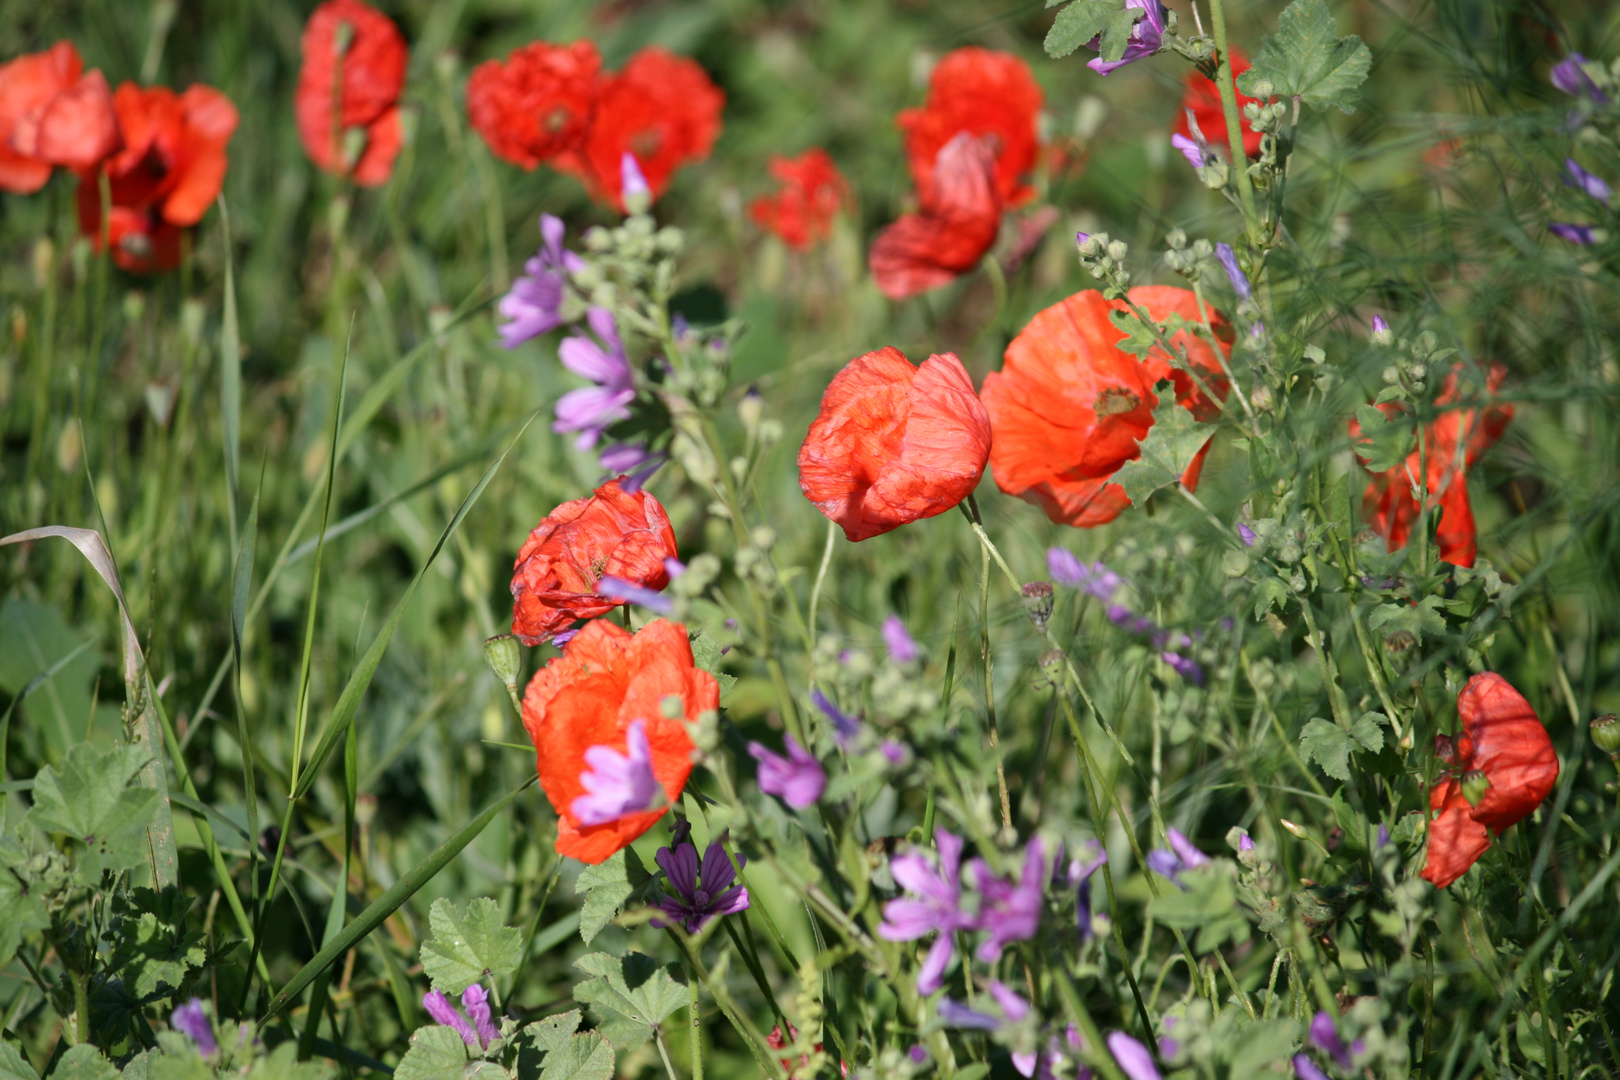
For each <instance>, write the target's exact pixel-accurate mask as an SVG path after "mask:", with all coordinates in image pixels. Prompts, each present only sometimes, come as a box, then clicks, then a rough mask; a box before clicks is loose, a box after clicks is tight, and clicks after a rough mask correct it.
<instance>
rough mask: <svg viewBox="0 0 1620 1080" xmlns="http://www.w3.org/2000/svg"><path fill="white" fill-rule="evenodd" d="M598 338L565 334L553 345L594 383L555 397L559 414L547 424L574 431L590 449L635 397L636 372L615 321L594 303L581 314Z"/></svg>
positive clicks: (625, 414) (571, 367)
mask: <svg viewBox="0 0 1620 1080" xmlns="http://www.w3.org/2000/svg"><path fill="white" fill-rule="evenodd" d="M585 318H586V321H587V322H589V323H590V325H591V330H592V331H594V332H595V334H596V337H597V339H598V340H594V341H593V340H592V339H591V338H590V337H588V336H586V335H583V334H581V335H579V336H578V337H571V338H564V339H563V342H562V344H561V345H559V346H557V358H558V359H559V360H561V361H562V365H563V367H565V368H567V369H568V370H569V371H572V372H573V373H574V374H575V375H580V376H583V377H584V378H587V379H589V380H591V382H592V383H594V384H595V385H594V386H586V387H581V388H580V389H578V390H570V391H568V393H566V394H564V395H563V396H562V397H560V398H558V399H557V410H556V411H557V419H556V420H555V421H554V422H553V423H552V425H551V430H553V431H556V432H566V431H577V432H579V435H578V436H577V437H576V438H575V439H574V445H575V446H576V447H578V448H579V449H581V450H589V449H591V448H592V447H593V446H595V445H596V443H597V440H599V439H600V438H601V437H602V432H604V431H606V430H607V429H608V428H609V427H611V426H612V425H614V424H616V423H618V422H619V421H620V420H623V419H625V418H627V417H628V416H629V415H630V410H629V409H628V408H627V406H628V405H629V404H630V402H632V401H634V400H635V397H636V386H635V376H634V374H633V373H632V372H631V370H630V361H629V360H628V359H626V357H625V353H624V342H622V341H621V340H619V327H618V324H617V323H616V322H615V321H614V319H613V313H612V312H611V311H609V310H608V309H607V308H600V307H593V308H591V309H590V310H589V311H588V312H586V314H585Z"/></svg>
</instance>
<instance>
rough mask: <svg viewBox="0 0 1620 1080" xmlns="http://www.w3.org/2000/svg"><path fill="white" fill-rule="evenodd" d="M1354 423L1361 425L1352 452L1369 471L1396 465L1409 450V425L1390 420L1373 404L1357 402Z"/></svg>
mask: <svg viewBox="0 0 1620 1080" xmlns="http://www.w3.org/2000/svg"><path fill="white" fill-rule="evenodd" d="M1356 423H1357V424H1359V425H1360V426H1361V439H1359V440H1358V441H1357V442H1356V453H1357V454H1358V455H1359V456H1360V457H1361V459H1362V460H1363V461H1365V462H1366V463H1367V468H1368V469H1370V470H1371V471H1373V472H1375V473H1381V472H1385V471H1386V470H1389V469H1394V468H1397V467H1398V466H1400V464H1401V463H1402V462H1404V461H1405V460H1406V456H1407V455H1408V454H1410V453H1411V452H1412V428H1411V426H1410V425H1408V424H1403V423H1398V422H1396V421H1394V420H1391V419H1390V418H1389V417H1387V416H1385V415H1384V413H1383V411H1382V410H1381V409H1379V408H1377V407H1376V406H1373V405H1360V406H1357V408H1356Z"/></svg>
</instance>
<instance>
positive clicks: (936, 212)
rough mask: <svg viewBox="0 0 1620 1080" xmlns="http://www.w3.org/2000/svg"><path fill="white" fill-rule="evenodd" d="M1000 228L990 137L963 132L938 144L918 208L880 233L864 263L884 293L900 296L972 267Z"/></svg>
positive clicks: (947, 280) (933, 286)
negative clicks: (931, 178) (931, 173)
mask: <svg viewBox="0 0 1620 1080" xmlns="http://www.w3.org/2000/svg"><path fill="white" fill-rule="evenodd" d="M1000 231H1001V201H1000V199H999V198H998V197H997V195H996V188H995V158H994V155H993V153H992V152H991V150H990V146H989V140H988V139H984V138H980V137H978V136H975V135H969V134H968V133H966V132H963V133H962V134H960V135H957V136H956V137H955V138H953V139H952V140H951V141H950V142H948V143H946V144H945V146H944V148H942V149H941V150H940V152H939V160H938V161H937V162H936V164H935V168H934V183H933V184H932V185H931V186H930V187H929V189H928V195H927V196H926V197H925V198H924V200H923V205H922V212H921V213H917V214H905V215H902V216H901V218H900V220H899V221H896V222H895V223H894V224H893V225H890V226H889V227H888V228H886V229H884V230H883V231H882V232H881V233H879V234H878V236H877V239H876V240H873V241H872V249H871V251H870V252H869V253H868V255H867V264H868V266H869V267H870V269H871V271H872V277H873V279H874V280H875V281H876V282H877V286H878V288H879V289H881V290H882V291H883V295H884V296H887V297H888V298H889V299H891V300H903V299H905V298H906V297H908V296H915V295H916V294H917V293H920V292H926V291H927V290H929V289H936V288H939V287H940V286H941V285H949V284H950V283H951V282H952V281H955V280H956V278H957V277H958V276H959V275H961V274H963V273H966V272H967V271H969V270H971V269H973V268H974V267H975V266H977V265H978V262H979V260H980V259H981V258H982V257H983V256H984V253H985V252H986V251H989V250H990V245H991V244H994V243H995V242H996V234H997V233H998V232H1000Z"/></svg>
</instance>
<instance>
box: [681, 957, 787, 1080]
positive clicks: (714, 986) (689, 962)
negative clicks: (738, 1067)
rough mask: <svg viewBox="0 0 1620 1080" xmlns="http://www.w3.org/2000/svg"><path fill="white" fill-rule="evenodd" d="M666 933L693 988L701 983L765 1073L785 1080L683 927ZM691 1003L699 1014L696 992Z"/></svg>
mask: <svg viewBox="0 0 1620 1080" xmlns="http://www.w3.org/2000/svg"><path fill="white" fill-rule="evenodd" d="M665 932H666V933H668V934H669V936H670V938H671V940H673V941H674V942H675V944H676V945H677V946H678V947H679V948H680V950H681V955H682V957H683V958H684V959H685V961H686V970H687V977H688V978H689V979H691V980H692V982H691V985H692V986H694V987H695V986H696V985H697V984H698V983H699V982H701V983H702V984H703V985H704V986H705V987H707V988H708V991H709V996H710V997H712V998H714V1003H715V1004H716V1005H718V1006H720V1011H721V1012H722V1013H723V1014H724V1015H725V1018H726V1019H727V1020H729V1021H730V1022H731V1026H732V1028H733V1029H734V1030H735V1031H736V1032H737V1034H738V1035H741V1036H742V1038H743V1042H745V1043H747V1044H748V1049H749V1051H750V1052H751V1053H752V1054H753V1055H754V1059H755V1060H756V1061H758V1062H759V1064H760V1066H761V1067H762V1068H763V1069H764V1070H765V1072H767V1073H769V1074H770V1075H771V1076H776V1077H785V1076H786V1073H784V1072H783V1070H782V1064H781V1062H779V1061H778V1060H777V1059H776V1056H775V1055H774V1054H773V1053H771V1050H770V1047H768V1046H767V1045H766V1044H765V1036H764V1035H763V1034H761V1033H760V1030H759V1028H757V1027H755V1026H754V1022H753V1021H752V1020H750V1019H749V1018H748V1016H747V1014H746V1013H743V1012H742V1011H740V1010H739V1009H738V1008H737V1003H736V1002H735V1001H734V1000H732V997H731V991H729V990H727V989H726V987H725V983H724V981H723V980H720V979H715V978H713V977H712V976H711V975H710V973H709V969H708V968H706V967H704V966H703V961H702V960H700V959H699V958H698V955H697V953H696V952H694V951H693V950H692V939H691V937H690V936H689V935H688V934H687V933H686V932H685V931H683V930H681V929H680V927H678V926H673V925H672V926H668V927H665ZM691 1002H692V1005H691V1007H692V1009H693V1010H694V1011H696V1009H697V991H696V990H693V991H692V997H691ZM693 1038H694V1040H696V1038H697V1032H694V1033H693ZM693 1045H694V1046H696V1045H697V1043H696V1042H694V1044H693ZM698 1067H699V1068H701V1067H702V1066H701V1063H699V1065H698Z"/></svg>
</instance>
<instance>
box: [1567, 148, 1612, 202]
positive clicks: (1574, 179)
mask: <svg viewBox="0 0 1620 1080" xmlns="http://www.w3.org/2000/svg"><path fill="white" fill-rule="evenodd" d="M1564 172H1565V173H1566V174H1567V175H1565V177H1564V183H1565V184H1567V185H1568V186H1569V187H1572V188H1580V189H1581V190H1582V191H1584V192H1586V193H1587V194H1588V195H1590V196H1592V198H1594V199H1596V200H1597V201H1598V202H1608V201H1609V185H1608V184H1607V183H1605V182H1604V181H1603V180H1601V179H1599V178H1598V177H1596V176H1593V175H1592V174H1591V173H1589V172H1587V171H1586V170H1585V169H1583V168H1581V167H1580V166H1579V165H1577V164H1575V159H1574V158H1565V159H1564Z"/></svg>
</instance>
